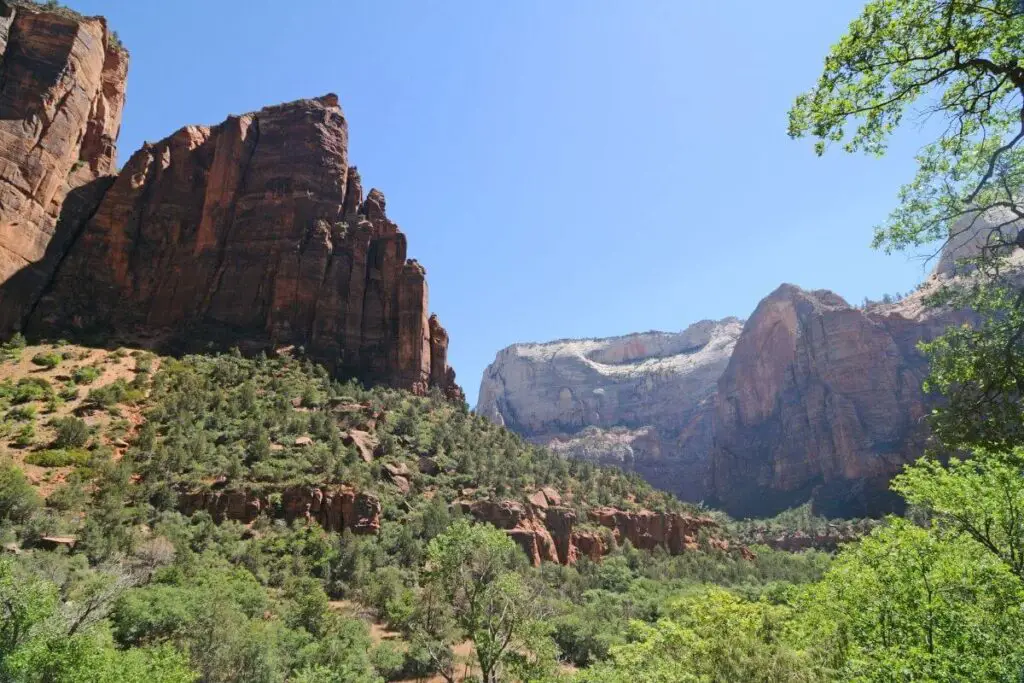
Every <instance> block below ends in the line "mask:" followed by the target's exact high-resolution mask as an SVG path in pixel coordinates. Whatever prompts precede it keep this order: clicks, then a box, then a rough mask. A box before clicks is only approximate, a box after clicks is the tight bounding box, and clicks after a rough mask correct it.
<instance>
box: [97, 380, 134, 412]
mask: <svg viewBox="0 0 1024 683" xmlns="http://www.w3.org/2000/svg"><path fill="white" fill-rule="evenodd" d="M143 398H145V392H143V391H142V390H140V389H133V388H131V387H130V386H128V384H127V383H126V382H125V381H124V380H123V379H119V380H117V381H115V382H111V383H110V384H108V385H106V386H102V387H97V388H95V389H91V390H90V391H89V395H88V396H86V397H85V404H86V406H88V407H90V408H100V409H103V410H109V409H111V408H113V407H114V406H115V405H117V404H118V403H127V404H129V405H130V404H133V403H138V402H139V401H141V400H142V399H143Z"/></svg>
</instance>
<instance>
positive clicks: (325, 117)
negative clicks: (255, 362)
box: [28, 95, 462, 399]
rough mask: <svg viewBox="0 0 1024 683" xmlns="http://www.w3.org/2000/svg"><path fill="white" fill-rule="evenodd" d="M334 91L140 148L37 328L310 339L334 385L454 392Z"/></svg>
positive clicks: (411, 268) (43, 304) (60, 275)
mask: <svg viewBox="0 0 1024 683" xmlns="http://www.w3.org/2000/svg"><path fill="white" fill-rule="evenodd" d="M347 150H348V127H347V124H346V121H345V118H344V116H343V114H342V111H341V109H340V107H339V106H338V101H337V98H336V97H335V96H334V95H326V96H324V97H320V98H317V99H312V100H300V101H297V102H292V103H288V104H283V105H278V106H273V107H267V108H265V109H262V110H260V111H258V112H255V113H251V114H245V115H243V116H232V117H230V118H228V119H227V121H225V122H224V123H222V124H220V125H218V126H214V127H205V126H187V127H185V128H182V129H181V130H179V131H178V132H177V133H175V134H173V135H171V136H170V137H168V138H166V139H165V140H162V141H160V142H157V143H155V144H147V145H146V146H144V147H143V148H142V149H141V150H139V151H138V152H136V153H135V154H134V155H133V156H132V157H131V159H130V160H129V161H128V163H127V164H126V165H125V167H124V168H123V169H122V171H121V173H120V174H119V175H118V177H117V179H116V180H115V181H114V183H113V185H112V186H111V187H110V189H109V190H108V191H107V192H106V194H105V196H104V197H103V200H102V202H101V203H100V205H99V208H98V209H97V210H96V212H95V214H94V215H93V216H92V218H91V219H90V220H89V221H88V222H87V224H86V225H85V226H84V228H83V229H82V231H81V235H80V236H79V237H78V239H77V240H76V242H75V244H74V247H73V248H72V249H71V250H70V251H69V253H68V255H67V257H66V258H65V259H64V261H63V262H62V263H61V266H60V268H59V270H58V272H57V274H56V277H55V279H54V281H53V283H52V285H51V286H50V287H49V289H48V290H47V293H46V295H45V296H44V297H43V298H42V299H41V300H40V302H39V303H38V305H37V306H36V307H35V310H34V312H33V314H32V316H31V318H30V319H29V322H28V329H29V330H30V331H43V332H49V331H53V332H56V331H58V330H60V331H64V330H67V329H68V328H77V329H83V330H87V329H92V330H104V329H106V330H111V331H112V330H116V331H117V332H119V333H121V334H124V333H126V332H130V331H136V332H139V333H148V334H151V335H163V338H164V341H166V342H167V343H169V344H171V345H172V346H173V345H174V344H176V343H178V344H180V343H182V342H185V341H189V342H192V343H194V342H196V341H201V342H205V341H217V342H220V343H223V344H224V345H239V346H242V347H243V348H250V349H256V348H265V347H272V346H282V345H296V346H303V347H304V348H305V350H306V352H307V353H308V354H309V355H311V356H312V357H313V358H315V359H317V360H319V361H321V362H323V363H325V364H326V365H328V366H329V367H330V368H332V369H333V370H334V371H336V372H337V373H339V374H341V375H343V376H353V377H357V378H359V379H361V380H363V381H365V382H368V383H385V384H390V385H392V386H397V387H402V388H407V389H410V390H412V391H414V392H417V393H425V392H426V391H428V389H430V388H431V387H436V388H438V389H439V390H441V391H442V392H445V393H446V394H447V395H448V396H449V397H452V398H457V399H461V397H462V394H461V390H460V389H459V388H458V386H457V385H456V384H455V379H454V373H453V372H452V370H451V368H449V367H448V365H447V347H448V335H447V333H446V332H445V331H444V329H443V328H442V327H441V326H440V324H439V323H438V322H437V320H436V319H432V318H430V317H428V308H427V283H426V278H425V271H424V269H423V267H422V266H420V265H419V264H418V263H416V262H415V261H411V260H408V259H407V258H406V237H405V235H404V234H403V233H402V232H401V231H400V230H399V229H398V226H397V225H395V224H394V223H393V222H392V221H391V220H390V219H389V218H388V217H387V214H386V212H385V200H384V195H383V194H381V193H380V192H379V191H378V190H371V191H370V192H369V193H368V194H367V195H366V196H365V198H364V196H363V190H362V186H361V183H360V178H359V174H358V172H357V171H356V169H355V167H354V166H350V165H349V161H348V152H347Z"/></svg>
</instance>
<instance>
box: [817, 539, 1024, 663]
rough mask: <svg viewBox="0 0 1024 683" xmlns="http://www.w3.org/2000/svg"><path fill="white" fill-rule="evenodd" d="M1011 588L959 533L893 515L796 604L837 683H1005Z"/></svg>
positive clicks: (989, 557) (988, 557)
mask: <svg viewBox="0 0 1024 683" xmlns="http://www.w3.org/2000/svg"><path fill="white" fill-rule="evenodd" d="M1022 597H1024V595H1022V592H1021V583H1020V581H1019V580H1018V579H1017V577H1016V576H1014V574H1013V573H1012V572H1011V571H1010V570H1009V568H1008V567H1007V566H1006V565H1005V564H1003V563H1002V562H1000V561H999V560H998V559H997V558H996V557H995V556H994V555H993V554H991V553H988V552H986V551H985V550H984V549H983V548H982V547H981V545H979V544H978V543H976V542H975V541H973V540H972V539H970V538H969V537H967V536H962V535H960V536H958V535H953V536H942V535H938V534H935V533H932V532H930V531H929V530H926V529H922V528H920V527H917V526H914V525H913V524H911V523H909V522H907V521H905V520H900V519H893V520H890V523H889V525H888V526H886V527H884V528H880V529H877V530H875V531H874V532H873V533H872V534H871V536H870V537H868V538H866V539H864V540H863V541H862V542H861V543H860V544H858V545H856V546H854V547H852V548H850V549H849V550H846V551H844V552H843V553H841V554H840V556H839V558H838V559H837V560H836V562H835V563H834V565H833V567H832V568H831V569H830V570H829V572H828V573H827V574H826V576H825V578H824V579H823V580H822V581H821V582H820V583H819V584H816V585H815V586H814V587H813V588H812V589H811V590H810V591H809V593H808V596H807V600H806V602H805V603H804V605H803V608H804V610H805V612H806V617H805V619H806V622H805V627H806V629H807V633H808V639H809V641H810V642H812V643H813V644H814V648H815V650H816V651H817V653H818V656H819V657H820V659H821V661H822V663H823V666H825V668H826V669H830V670H832V671H833V672H834V674H833V675H834V677H835V678H839V679H841V680H857V681H878V682H879V683H881V682H882V681H925V680H927V681H1008V680H1016V678H1017V676H1018V675H1019V674H1020V671H1021V666H1022V664H1024V653H1022V652H1021V650H1020V648H1019V642H1020V639H1021V636H1022V635H1024V615H1022V614H1021V611H1020V600H1021V598H1022Z"/></svg>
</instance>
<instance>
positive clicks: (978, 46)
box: [789, 0, 1024, 447]
mask: <svg viewBox="0 0 1024 683" xmlns="http://www.w3.org/2000/svg"><path fill="white" fill-rule="evenodd" d="M1022 46H1024V12H1022V11H1021V7H1020V3H1019V1H1018V0H873V1H872V2H869V3H868V4H867V6H866V7H865V8H864V10H863V12H862V13H861V15H860V16H859V17H858V18H857V19H855V20H854V21H853V23H851V24H850V27H849V29H848V31H847V33H846V34H845V35H844V36H842V37H841V38H840V40H839V42H838V43H836V44H835V46H833V48H832V50H831V52H830V53H829V54H828V56H827V57H826V60H825V68H824V71H823V73H822V74H821V76H820V78H819V79H818V82H817V84H816V86H815V87H814V88H813V89H812V90H810V91H809V92H807V93H805V94H803V95H800V96H799V97H798V98H797V100H796V102H795V104H794V106H793V108H792V109H791V110H790V121H789V133H790V135H791V136H792V137H796V138H801V137H811V138H814V139H815V141H816V142H815V149H816V151H817V152H818V154H822V153H824V151H825V150H826V148H827V147H828V146H829V145H830V144H831V143H844V148H845V149H846V150H847V151H850V152H857V151H863V152H868V153H872V154H882V153H884V152H885V150H886V145H887V143H888V141H889V138H890V137H891V135H892V134H893V132H894V131H895V130H896V129H897V128H898V127H899V126H900V124H901V123H902V122H903V120H904V118H905V117H906V116H907V115H908V114H913V113H920V114H925V115H927V116H929V117H930V118H931V119H933V120H935V119H938V121H937V123H938V124H939V125H938V126H936V128H935V130H936V131H939V132H938V134H937V136H936V137H935V139H934V140H933V141H932V142H930V143H929V144H928V145H927V146H925V147H924V149H923V150H922V152H921V153H920V154H919V156H918V170H917V174H916V176H915V177H914V178H913V179H912V180H911V181H910V182H909V183H908V184H906V185H905V186H904V187H903V188H902V189H901V191H900V195H899V204H898V207H897V208H896V209H895V210H894V211H893V212H892V214H891V215H890V216H889V218H888V220H887V221H886V222H885V223H884V224H883V225H881V226H879V227H878V228H877V229H876V233H875V244H876V246H882V247H884V248H885V249H886V250H887V251H888V250H893V249H904V248H907V247H913V246H918V245H923V244H927V243H931V242H934V241H935V240H943V241H946V240H956V239H958V238H960V237H961V235H963V236H964V237H965V238H966V237H970V238H971V239H976V240H977V242H976V244H977V245H978V247H979V255H978V256H977V257H976V258H974V259H973V266H977V267H978V270H977V274H978V277H976V278H975V279H974V283H973V286H970V287H966V288H960V287H958V288H955V289H954V288H948V289H946V290H944V291H943V292H940V293H939V295H938V296H937V297H936V300H937V303H948V304H952V305H957V306H970V307H971V308H973V309H974V310H976V311H977V312H978V313H980V314H981V316H982V318H983V321H984V322H983V324H982V325H981V326H980V327H979V328H977V329H973V330H972V329H969V328H964V329H959V330H956V331H954V332H953V333H952V334H950V335H947V336H946V337H944V338H943V339H941V340H940V341H938V342H936V343H934V344H932V345H930V346H928V347H927V348H928V350H929V352H930V354H931V356H932V359H933V368H934V372H933V375H932V378H931V380H930V385H929V386H930V388H933V389H937V390H939V391H942V392H943V393H945V394H946V395H947V397H948V398H949V404H948V406H946V407H943V408H940V409H939V410H938V411H937V412H936V415H935V425H936V429H937V431H938V433H939V435H940V436H941V437H942V438H943V439H944V440H945V441H946V442H947V443H948V444H949V445H953V446H958V447H959V446H964V445H983V446H988V447H993V446H996V445H999V444H1002V445H1005V444H1008V443H1020V437H1021V436H1024V415H1022V413H1021V411H1020V410H1019V409H1018V406H1019V404H1020V400H1021V398H1022V397H1024V359H1022V356H1024V289H1021V288H1020V287H1019V286H1018V285H1017V284H1015V283H1014V281H1013V279H1012V278H1010V277H1008V275H1007V271H1006V269H1005V268H1003V267H1002V265H1003V263H1002V262H1003V260H1004V257H1005V255H1006V254H1007V251H1008V247H1009V246H1011V245H1014V244H1019V243H1021V241H1022V239H1024V238H1020V237H1018V234H1017V233H1018V227H1019V224H1018V222H1019V221H1020V220H1021V219H1022V218H1024V202H1022V201H1021V199H1022V198H1021V192H1022V191H1024V47H1022ZM975 233H977V236H976V237H975Z"/></svg>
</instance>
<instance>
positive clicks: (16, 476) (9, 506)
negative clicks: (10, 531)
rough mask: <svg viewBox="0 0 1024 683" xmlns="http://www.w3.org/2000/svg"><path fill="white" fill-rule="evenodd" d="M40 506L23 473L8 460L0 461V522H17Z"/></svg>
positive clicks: (26, 517) (24, 519)
mask: <svg viewBox="0 0 1024 683" xmlns="http://www.w3.org/2000/svg"><path fill="white" fill-rule="evenodd" d="M41 506H42V500H41V499H40V497H39V494H37V493H36V491H35V489H33V488H32V485H31V484H29V483H28V479H26V478H25V475H24V474H23V473H22V471H21V470H19V469H18V468H17V467H15V466H14V465H13V464H12V463H10V462H0V522H13V523H15V524H19V523H21V522H24V521H26V520H27V519H28V518H29V517H31V516H32V513H33V512H35V511H36V510H38V509H39V508H40V507H41Z"/></svg>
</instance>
